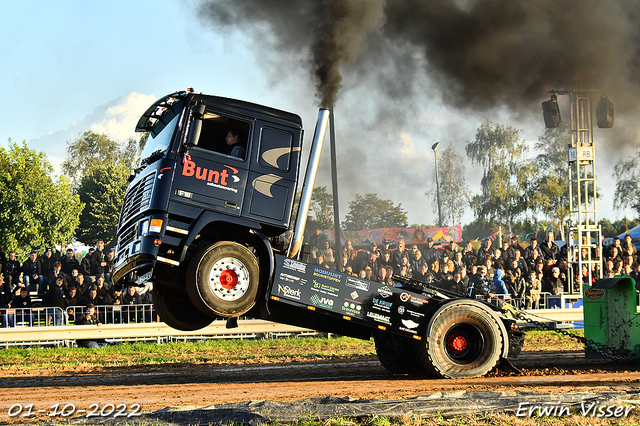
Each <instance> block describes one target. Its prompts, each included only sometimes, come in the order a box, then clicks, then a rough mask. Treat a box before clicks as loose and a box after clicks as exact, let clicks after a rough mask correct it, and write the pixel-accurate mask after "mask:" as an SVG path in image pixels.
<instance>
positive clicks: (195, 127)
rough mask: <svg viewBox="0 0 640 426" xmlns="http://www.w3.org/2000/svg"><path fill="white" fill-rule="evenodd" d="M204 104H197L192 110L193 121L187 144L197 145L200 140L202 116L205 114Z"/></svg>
mask: <svg viewBox="0 0 640 426" xmlns="http://www.w3.org/2000/svg"><path fill="white" fill-rule="evenodd" d="M204 109H205V107H204V105H202V104H200V105H196V106H194V107H193V109H192V110H191V113H192V115H193V121H192V122H191V127H190V129H189V137H188V138H187V146H197V145H198V141H199V140H200V132H202V116H203V115H204Z"/></svg>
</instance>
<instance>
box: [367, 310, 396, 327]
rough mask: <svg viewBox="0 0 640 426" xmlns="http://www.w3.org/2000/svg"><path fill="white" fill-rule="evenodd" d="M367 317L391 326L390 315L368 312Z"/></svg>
mask: <svg viewBox="0 0 640 426" xmlns="http://www.w3.org/2000/svg"><path fill="white" fill-rule="evenodd" d="M367 317H369V318H371V319H373V320H374V321H377V322H381V323H383V324H387V325H391V317H390V316H389V315H381V314H379V313H377V312H367Z"/></svg>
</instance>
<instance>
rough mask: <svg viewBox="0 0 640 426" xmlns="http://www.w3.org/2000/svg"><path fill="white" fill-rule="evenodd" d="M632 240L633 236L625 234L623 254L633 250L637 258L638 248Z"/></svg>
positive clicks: (632, 252)
mask: <svg viewBox="0 0 640 426" xmlns="http://www.w3.org/2000/svg"><path fill="white" fill-rule="evenodd" d="M632 240H633V239H632V238H631V235H629V234H625V236H624V244H622V252H623V253H626V252H627V251H629V250H631V254H632V255H633V256H637V255H638V249H637V248H636V246H634V245H633V242H632Z"/></svg>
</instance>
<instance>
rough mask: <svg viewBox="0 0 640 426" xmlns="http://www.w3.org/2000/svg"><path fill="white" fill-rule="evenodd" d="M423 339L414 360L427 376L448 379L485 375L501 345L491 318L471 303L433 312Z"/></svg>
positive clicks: (495, 358)
mask: <svg viewBox="0 0 640 426" xmlns="http://www.w3.org/2000/svg"><path fill="white" fill-rule="evenodd" d="M426 340H427V342H426V345H424V344H422V345H420V350H419V351H418V352H417V353H416V358H417V359H418V362H419V363H420V364H421V365H422V366H423V368H424V369H425V372H426V373H428V374H429V375H431V376H435V377H446V378H452V379H457V378H464V377H480V376H483V375H485V374H487V373H488V372H489V371H491V370H492V369H493V368H494V367H495V366H496V364H497V363H498V361H499V360H500V354H501V353H502V347H503V336H502V332H501V331H500V327H499V326H498V323H497V322H496V320H495V318H494V317H493V316H492V315H491V314H490V313H488V312H486V311H485V310H483V309H482V308H480V307H478V306H475V305H472V304H458V305H456V304H453V305H450V306H447V307H445V308H444V309H443V310H442V311H440V312H439V313H436V317H435V319H434V320H433V323H432V325H431V328H430V331H429V334H428V336H427V339H426Z"/></svg>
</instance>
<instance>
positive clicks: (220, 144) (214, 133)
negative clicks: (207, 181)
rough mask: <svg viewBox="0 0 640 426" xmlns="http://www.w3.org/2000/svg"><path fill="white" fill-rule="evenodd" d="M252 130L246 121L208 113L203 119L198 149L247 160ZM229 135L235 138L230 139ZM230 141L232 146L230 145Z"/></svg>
mask: <svg viewBox="0 0 640 426" xmlns="http://www.w3.org/2000/svg"><path fill="white" fill-rule="evenodd" d="M250 129H251V126H250V125H249V123H247V122H245V121H241V120H237V119H235V118H231V117H225V116H223V115H220V114H217V113H210V112H206V113H205V114H204V116H203V117H202V132H201V133H200V139H199V140H198V148H200V149H205V150H207V151H213V152H216V153H219V154H223V155H228V156H233V157H235V158H238V159H240V160H244V159H246V158H247V151H248V149H247V141H248V138H249V131H250ZM229 135H233V137H232V138H229ZM229 139H231V142H232V144H229Z"/></svg>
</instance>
